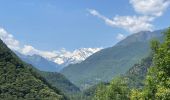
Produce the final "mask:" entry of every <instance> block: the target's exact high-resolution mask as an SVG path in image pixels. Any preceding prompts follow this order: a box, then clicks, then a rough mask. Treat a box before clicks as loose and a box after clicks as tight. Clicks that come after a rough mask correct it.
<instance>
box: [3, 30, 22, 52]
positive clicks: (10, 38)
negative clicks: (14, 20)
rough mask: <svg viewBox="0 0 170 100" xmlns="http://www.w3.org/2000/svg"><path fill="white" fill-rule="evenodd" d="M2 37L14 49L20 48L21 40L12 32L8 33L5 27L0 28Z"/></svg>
mask: <svg viewBox="0 0 170 100" xmlns="http://www.w3.org/2000/svg"><path fill="white" fill-rule="evenodd" d="M0 38H1V39H2V40H3V42H5V43H6V44H8V47H9V48H11V49H13V50H18V49H19V45H20V44H19V41H17V40H16V39H14V37H13V35H12V34H8V33H7V32H6V31H5V30H4V29H3V28H0Z"/></svg>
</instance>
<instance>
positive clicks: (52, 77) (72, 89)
mask: <svg viewBox="0 0 170 100" xmlns="http://www.w3.org/2000/svg"><path fill="white" fill-rule="evenodd" d="M39 73H40V74H41V75H42V77H44V78H45V79H46V80H47V81H48V83H50V84H51V85H52V86H54V87H56V88H58V89H60V90H61V91H62V92H63V93H65V94H74V93H78V92H80V89H79V88H78V87H76V86H75V85H74V84H72V83H71V82H70V81H69V80H68V79H67V78H66V77H65V76H64V75H62V74H60V73H57V72H43V71H41V72H39Z"/></svg>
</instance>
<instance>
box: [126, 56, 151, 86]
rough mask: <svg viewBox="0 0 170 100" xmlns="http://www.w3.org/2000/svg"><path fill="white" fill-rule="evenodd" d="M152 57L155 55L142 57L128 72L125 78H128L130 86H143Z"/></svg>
mask: <svg viewBox="0 0 170 100" xmlns="http://www.w3.org/2000/svg"><path fill="white" fill-rule="evenodd" d="M152 59H153V56H152V55H150V56H149V57H147V58H144V59H142V61H141V62H140V63H138V64H134V66H133V67H132V68H130V69H129V70H128V71H127V72H126V74H125V75H124V78H125V79H126V80H127V84H128V86H129V87H130V88H143V86H144V80H145V77H146V75H147V72H148V69H149V68H150V67H151V65H152Z"/></svg>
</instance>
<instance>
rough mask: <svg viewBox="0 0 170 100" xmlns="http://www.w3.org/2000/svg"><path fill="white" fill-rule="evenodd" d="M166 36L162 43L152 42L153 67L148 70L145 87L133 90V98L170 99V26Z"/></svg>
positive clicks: (135, 99)
mask: <svg viewBox="0 0 170 100" xmlns="http://www.w3.org/2000/svg"><path fill="white" fill-rule="evenodd" d="M165 36H166V37H165V41H164V42H163V43H162V44H160V43H159V42H157V41H153V42H152V50H153V55H154V57H153V67H152V68H150V70H149V72H148V75H147V77H146V82H145V87H144V89H142V90H141V91H140V90H133V91H132V95H131V99H132V100H170V28H169V29H168V30H167V31H166V32H165Z"/></svg>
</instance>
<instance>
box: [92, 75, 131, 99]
mask: <svg viewBox="0 0 170 100" xmlns="http://www.w3.org/2000/svg"><path fill="white" fill-rule="evenodd" d="M129 94H130V91H129V88H128V86H127V84H126V81H125V80H122V79H121V78H116V79H114V80H112V82H111V83H110V84H109V85H103V84H101V85H99V87H98V89H97V90H96V94H95V96H94V100H129Z"/></svg>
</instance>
